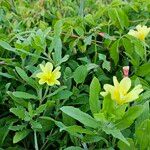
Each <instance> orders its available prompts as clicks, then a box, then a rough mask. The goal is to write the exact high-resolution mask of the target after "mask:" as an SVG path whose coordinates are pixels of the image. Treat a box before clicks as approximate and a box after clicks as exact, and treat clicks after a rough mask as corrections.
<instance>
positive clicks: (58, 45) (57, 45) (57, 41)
mask: <svg viewBox="0 0 150 150" xmlns="http://www.w3.org/2000/svg"><path fill="white" fill-rule="evenodd" d="M53 42H54V43H53V44H54V54H53V58H54V61H55V63H56V64H57V63H59V62H60V61H61V59H62V41H61V38H60V37H58V36H55V37H54V40H53Z"/></svg>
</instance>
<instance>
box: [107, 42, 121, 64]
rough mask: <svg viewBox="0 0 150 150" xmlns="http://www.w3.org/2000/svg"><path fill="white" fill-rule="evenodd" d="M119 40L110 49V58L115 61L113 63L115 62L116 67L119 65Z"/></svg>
mask: <svg viewBox="0 0 150 150" xmlns="http://www.w3.org/2000/svg"><path fill="white" fill-rule="evenodd" d="M118 47H119V40H117V41H115V42H114V43H113V44H112V46H111V47H110V50H109V52H110V56H111V58H112V59H113V61H114V62H115V65H117V63H118V61H119V49H118Z"/></svg>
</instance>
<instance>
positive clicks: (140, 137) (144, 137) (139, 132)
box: [135, 119, 150, 150]
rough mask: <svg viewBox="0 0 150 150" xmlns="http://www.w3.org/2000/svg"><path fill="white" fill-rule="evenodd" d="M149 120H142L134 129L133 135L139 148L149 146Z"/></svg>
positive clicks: (144, 149) (147, 147) (141, 149)
mask: <svg viewBox="0 0 150 150" xmlns="http://www.w3.org/2000/svg"><path fill="white" fill-rule="evenodd" d="M149 133H150V120H149V119H147V120H145V121H143V122H142V123H141V124H140V126H139V127H138V128H137V129H136V131H135V135H136V140H137V143H138V145H139V147H140V148H139V149H140V150H146V149H149V148H150V135H149Z"/></svg>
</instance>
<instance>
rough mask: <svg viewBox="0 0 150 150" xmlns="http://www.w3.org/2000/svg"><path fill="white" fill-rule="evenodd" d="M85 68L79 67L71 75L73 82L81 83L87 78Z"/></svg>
mask: <svg viewBox="0 0 150 150" xmlns="http://www.w3.org/2000/svg"><path fill="white" fill-rule="evenodd" d="M87 73H88V71H87V67H86V66H83V65H82V66H79V67H78V68H77V69H76V70H75V71H74V73H73V78H74V80H75V82H76V83H77V84H78V83H83V82H84V80H85V78H86V76H87Z"/></svg>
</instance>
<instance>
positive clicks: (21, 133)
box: [13, 129, 30, 143]
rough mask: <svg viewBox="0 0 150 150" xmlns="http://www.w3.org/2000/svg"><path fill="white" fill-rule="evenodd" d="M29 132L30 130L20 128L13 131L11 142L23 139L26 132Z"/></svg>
mask: <svg viewBox="0 0 150 150" xmlns="http://www.w3.org/2000/svg"><path fill="white" fill-rule="evenodd" d="M29 133H30V130H28V129H26V130H22V131H19V132H16V133H15V136H14V137H13V143H18V142H19V141H21V140H23V139H24V138H25V137H26V136H27V135H28V134H29Z"/></svg>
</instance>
